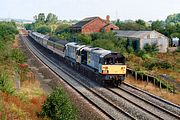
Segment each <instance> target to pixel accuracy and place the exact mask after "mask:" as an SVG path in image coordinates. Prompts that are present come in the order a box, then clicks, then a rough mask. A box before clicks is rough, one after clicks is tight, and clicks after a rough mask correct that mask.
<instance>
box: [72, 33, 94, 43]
mask: <svg viewBox="0 0 180 120" xmlns="http://www.w3.org/2000/svg"><path fill="white" fill-rule="evenodd" d="M75 39H76V40H77V42H81V43H84V44H90V43H91V36H89V35H84V34H77V37H76V38H75Z"/></svg>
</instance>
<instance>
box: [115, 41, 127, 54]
mask: <svg viewBox="0 0 180 120" xmlns="http://www.w3.org/2000/svg"><path fill="white" fill-rule="evenodd" d="M113 42H114V47H115V49H118V50H117V51H118V52H120V53H121V54H126V53H127V49H126V46H127V38H119V39H114V40H113Z"/></svg>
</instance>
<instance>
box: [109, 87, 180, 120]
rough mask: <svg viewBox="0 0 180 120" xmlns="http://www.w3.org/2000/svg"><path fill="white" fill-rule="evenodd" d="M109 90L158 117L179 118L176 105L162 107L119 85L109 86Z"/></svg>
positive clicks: (174, 119) (173, 119) (172, 119)
mask: <svg viewBox="0 0 180 120" xmlns="http://www.w3.org/2000/svg"><path fill="white" fill-rule="evenodd" d="M109 90H110V91H111V92H113V93H114V94H116V95H118V96H119V97H121V98H123V99H125V100H126V101H128V102H130V103H132V104H133V105H135V106H137V107H139V108H140V109H142V110H144V111H145V112H147V113H149V114H152V115H153V116H156V117H157V118H158V119H163V120H164V119H171V120H176V119H177V120H179V119H180V116H179V111H180V109H177V108H176V107H177V106H176V107H175V108H173V109H172V108H171V109H165V108H164V107H162V106H160V105H158V104H156V103H154V102H152V101H149V100H147V99H145V98H143V97H141V96H139V95H137V94H136V93H134V92H132V91H129V90H127V89H124V88H121V87H119V88H111V89H109ZM164 105H165V103H164ZM165 106H166V105H165ZM171 107H172V106H171ZM166 108H167V107H166Z"/></svg>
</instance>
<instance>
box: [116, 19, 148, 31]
mask: <svg viewBox="0 0 180 120" xmlns="http://www.w3.org/2000/svg"><path fill="white" fill-rule="evenodd" d="M143 22H144V21H142V20H137V21H136V22H124V23H121V24H119V26H118V27H119V28H120V30H149V27H148V26H146V24H145V23H143Z"/></svg>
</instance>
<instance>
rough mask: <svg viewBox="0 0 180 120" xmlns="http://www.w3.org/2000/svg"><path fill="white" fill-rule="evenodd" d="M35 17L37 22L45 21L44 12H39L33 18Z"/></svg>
mask: <svg viewBox="0 0 180 120" xmlns="http://www.w3.org/2000/svg"><path fill="white" fill-rule="evenodd" d="M35 19H36V21H37V22H39V23H44V22H45V19H46V18H45V14H44V13H39V14H38V17H37V18H35Z"/></svg>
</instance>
